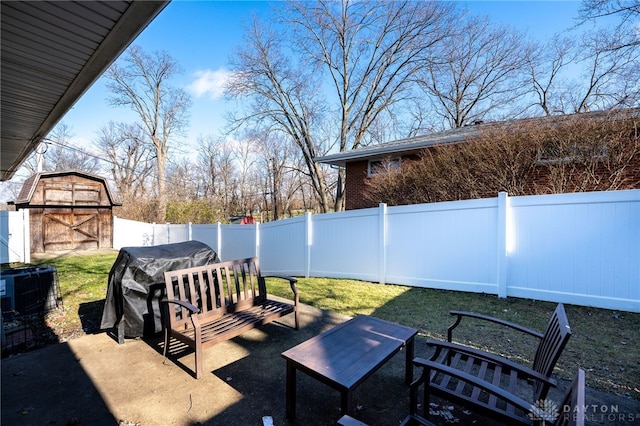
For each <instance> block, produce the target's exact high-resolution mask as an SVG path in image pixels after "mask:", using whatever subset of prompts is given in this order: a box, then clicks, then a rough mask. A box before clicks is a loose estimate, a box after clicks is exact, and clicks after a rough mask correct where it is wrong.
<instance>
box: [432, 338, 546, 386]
mask: <svg viewBox="0 0 640 426" xmlns="http://www.w3.org/2000/svg"><path fill="white" fill-rule="evenodd" d="M427 346H431V347H435V348H436V351H435V353H434V354H433V355H432V356H431V359H430V360H429V361H430V362H436V360H437V358H438V356H439V355H440V353H441V352H442V349H448V350H449V351H450V352H452V353H453V352H459V353H463V354H467V355H469V356H472V357H475V358H481V359H484V360H486V361H489V362H493V363H495V364H498V365H501V366H503V367H507V368H510V369H511V370H515V371H517V372H518V375H519V376H521V377H524V378H526V379H527V380H537V381H540V382H544V383H546V384H547V385H549V386H553V387H555V386H556V385H557V383H556V381H555V380H554V379H552V378H551V377H547V376H545V375H544V374H541V373H538V372H537V371H535V370H533V369H531V368H529V367H526V366H524V365H521V364H517V363H515V362H513V361H511V360H509V359H507V358H504V357H501V356H499V355H495V354H492V353H490V352H486V351H481V350H479V349H474V348H471V347H468V346H463V345H458V344H456V343H451V342H443V341H440V340H433V339H429V340H427ZM446 356H448V357H449V356H452V354H447V355H446Z"/></svg>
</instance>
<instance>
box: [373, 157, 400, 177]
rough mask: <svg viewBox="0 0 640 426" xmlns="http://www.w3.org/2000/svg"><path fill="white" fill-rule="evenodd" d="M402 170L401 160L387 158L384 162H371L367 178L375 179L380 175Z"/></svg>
mask: <svg viewBox="0 0 640 426" xmlns="http://www.w3.org/2000/svg"><path fill="white" fill-rule="evenodd" d="M399 169H400V158H387V159H384V160H369V167H368V169H367V177H373V176H376V175H378V174H380V173H388V172H390V171H393V170H399Z"/></svg>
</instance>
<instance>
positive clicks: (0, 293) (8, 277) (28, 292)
mask: <svg viewBox="0 0 640 426" xmlns="http://www.w3.org/2000/svg"><path fill="white" fill-rule="evenodd" d="M59 300H60V294H59V290H58V277H57V271H56V268H54V267H52V266H27V267H24V268H12V269H5V270H2V271H0V306H1V308H2V313H3V315H6V314H12V315H17V316H21V315H30V314H37V313H43V312H49V311H51V310H52V309H55V308H56V307H57V306H58V301H59Z"/></svg>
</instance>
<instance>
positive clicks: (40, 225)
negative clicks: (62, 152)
mask: <svg viewBox="0 0 640 426" xmlns="http://www.w3.org/2000/svg"><path fill="white" fill-rule="evenodd" d="M15 205H16V208H17V209H29V225H30V228H31V231H30V236H31V253H42V252H49V251H57V250H75V249H81V250H88V249H97V248H111V247H113V206H120V205H122V203H120V202H117V201H115V200H114V198H113V195H112V194H111V191H110V190H109V184H108V183H107V181H106V180H105V179H104V178H102V177H99V176H95V175H91V174H88V173H84V172H80V171H77V170H68V171H56V172H47V173H37V174H35V175H33V176H31V177H30V178H29V179H27V180H26V181H25V182H24V184H23V186H22V190H21V191H20V195H19V196H18V199H17V200H16V201H15Z"/></svg>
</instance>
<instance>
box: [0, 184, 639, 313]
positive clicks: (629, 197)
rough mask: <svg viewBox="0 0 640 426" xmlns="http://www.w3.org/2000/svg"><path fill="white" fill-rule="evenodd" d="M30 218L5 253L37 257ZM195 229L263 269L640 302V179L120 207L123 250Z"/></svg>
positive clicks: (597, 303) (611, 303) (190, 236)
mask: <svg viewBox="0 0 640 426" xmlns="http://www.w3.org/2000/svg"><path fill="white" fill-rule="evenodd" d="M13 213H15V215H13ZM20 215H22V216H20ZM23 217H24V213H22V211H19V212H2V215H0V231H2V233H1V234H0V236H1V238H0V247H2V253H1V254H2V259H3V262H6V260H5V259H7V258H9V259H12V260H10V261H11V262H14V261H22V260H19V259H21V258H26V259H28V255H29V254H28V252H29V250H28V247H29V244H28V235H29V233H28V223H29V220H28V214H27V216H26V220H24V219H23ZM20 218H22V219H20ZM18 219H20V220H21V222H20V226H17V225H15V224H14V222H15V223H18ZM23 224H24V226H26V228H24V226H23ZM25 229H26V231H25ZM19 235H22V237H23V238H24V239H22V240H21V241H22V246H20V244H17V243H16V241H17V240H18V238H17V236H19ZM187 240H198V241H201V242H203V243H205V244H207V245H209V246H210V247H211V248H213V249H214V250H215V251H216V252H217V253H218V256H220V258H221V259H222V260H231V259H237V258H242V257H250V256H258V257H259V258H260V263H261V267H262V270H263V271H264V272H265V273H266V274H271V273H273V274H275V273H277V274H288V275H294V276H305V277H333V278H353V279H359V280H367V281H373V282H379V283H383V284H384V283H387V284H402V285H408V286H415V287H428V288H438V289H448V290H458V291H470V292H479V293H489V294H495V295H497V296H499V297H509V296H511V297H523V298H530V299H537V300H545V301H553V302H564V303H571V304H578V305H585V306H594V307H601V308H607V309H614V310H624V311H632V312H640V190H629V191H609V192H591V193H576V194H558V195H537V196H526V197H509V196H507V194H500V195H499V196H498V197H496V198H488V199H481V200H468V201H455V202H445V203H433V204H419V205H411V206H397V207H387V206H386V205H384V204H382V205H380V206H379V207H378V208H372V209H362V210H352V211H347V212H340V213H329V214H319V215H311V214H306V215H305V216H302V217H297V218H293V219H286V220H281V221H276V222H269V223H265V224H256V225H222V224H211V225H192V224H187V225H173V224H148V223H141V222H135V221H130V220H125V219H120V218H114V241H113V243H114V248H116V249H119V248H122V247H128V246H150V245H158V244H166V243H175V242H181V241H187ZM7 241H8V245H7ZM25 241H26V242H25ZM12 242H13V243H12ZM12 244H13V245H12ZM25 247H26V249H25ZM16 259H18V260H16ZM26 261H28V260H26Z"/></svg>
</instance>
